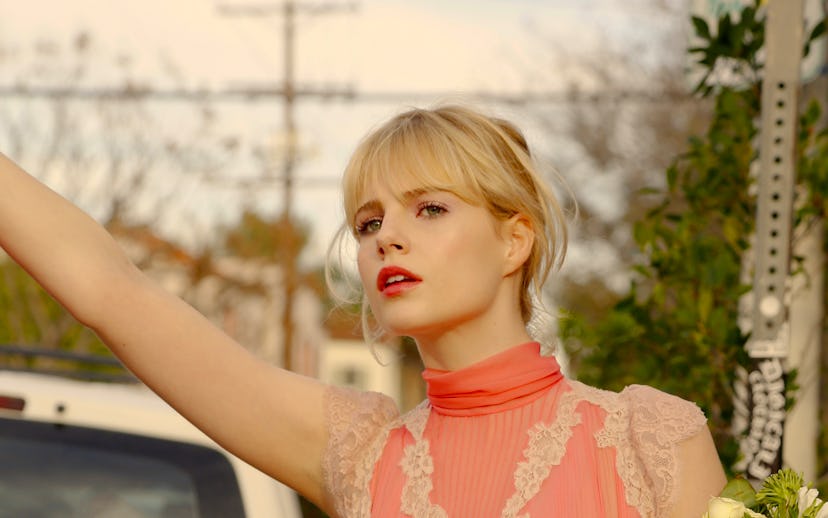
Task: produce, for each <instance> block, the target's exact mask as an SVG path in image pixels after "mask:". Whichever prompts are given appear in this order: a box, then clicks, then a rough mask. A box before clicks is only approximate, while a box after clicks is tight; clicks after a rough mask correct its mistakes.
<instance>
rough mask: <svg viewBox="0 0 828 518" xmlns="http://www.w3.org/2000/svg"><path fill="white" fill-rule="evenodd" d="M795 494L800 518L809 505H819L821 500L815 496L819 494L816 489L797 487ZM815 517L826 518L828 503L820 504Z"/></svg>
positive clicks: (827, 515)
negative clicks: (797, 490)
mask: <svg viewBox="0 0 828 518" xmlns="http://www.w3.org/2000/svg"><path fill="white" fill-rule="evenodd" d="M796 496H797V506H798V507H799V517H800V518H802V516H804V515H805V511H807V510H808V508H809V507H811V506H812V505H819V504H821V503H822V500H820V499H819V498H817V497H818V496H819V491H817V490H816V489H811V488H808V487H801V488H799V492H798V493H797V495H796ZM816 518H828V505H823V506H822V509H820V510H819V513H817V515H816Z"/></svg>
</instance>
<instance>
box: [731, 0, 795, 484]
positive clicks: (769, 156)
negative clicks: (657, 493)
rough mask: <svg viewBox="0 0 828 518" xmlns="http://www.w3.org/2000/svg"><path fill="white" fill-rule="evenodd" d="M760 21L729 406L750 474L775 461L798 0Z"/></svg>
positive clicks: (788, 0) (773, 5)
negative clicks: (753, 156)
mask: <svg viewBox="0 0 828 518" xmlns="http://www.w3.org/2000/svg"><path fill="white" fill-rule="evenodd" d="M765 23H766V25H765V51H766V62H765V70H764V81H763V85H762V127H761V135H760V149H759V177H758V187H759V190H758V199H757V203H758V211H757V221H756V243H755V249H754V254H755V262H754V265H755V271H754V279H753V309H752V329H751V338H750V340H749V342H748V344H747V346H746V347H747V352H748V354H749V356H750V357H751V358H753V363H752V365H751V366H750V369H749V370H748V371H745V372H742V373H741V377H740V380H738V381H737V387H736V393H737V397H738V399H741V400H742V401H737V405H736V406H737V413H738V411H739V410H740V409H742V410H743V411H745V412H747V415H746V416H745V419H744V421H745V422H744V424H745V425H746V430H745V436H744V438H743V439H742V442H741V448H740V449H741V453H742V456H743V459H742V461H741V463H740V466H741V468H742V469H744V471H745V474H746V476H747V477H748V478H749V479H751V480H754V481H760V480H762V479H764V478H766V477H767V476H768V475H770V474H771V473H772V472H774V471H776V470H777V469H779V467H781V461H782V438H783V437H782V436H783V428H784V422H785V369H784V363H783V361H784V359H785V358H786V357H787V355H788V350H789V339H790V320H789V311H788V306H789V300H788V297H789V292H788V287H789V280H788V277H789V271H790V256H791V252H790V249H791V224H792V216H793V197H794V179H795V173H796V162H795V151H796V126H797V113H798V109H797V100H798V93H799V81H800V80H799V77H800V62H801V57H802V46H803V31H804V29H803V0H771V1H770V2H768V4H767V19H766V22H765Z"/></svg>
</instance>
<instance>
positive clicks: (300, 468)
mask: <svg viewBox="0 0 828 518" xmlns="http://www.w3.org/2000/svg"><path fill="white" fill-rule="evenodd" d="M0 247H2V248H3V249H5V250H6V252H8V253H9V255H10V256H11V257H12V258H13V259H14V260H15V261H17V262H18V263H19V264H20V265H21V266H22V267H23V268H25V269H26V270H27V271H28V272H29V274H30V275H31V276H32V277H34V278H35V279H36V280H37V281H38V282H39V283H40V284H41V285H42V286H43V287H44V288H45V289H46V290H47V291H49V292H50V293H51V294H52V295H53V296H54V297H55V298H56V299H57V300H58V301H59V302H60V303H61V304H63V305H64V306H65V307H66V308H67V309H68V310H69V311H70V312H71V313H72V314H73V315H74V316H75V317H76V318H78V320H80V321H81V322H83V323H84V324H85V325H87V326H89V327H90V328H92V329H93V330H94V331H95V332H97V333H98V335H99V336H100V337H101V338H102V339H103V340H104V342H105V343H106V344H107V345H108V346H109V347H110V348H111V349H112V351H113V352H114V353H115V354H116V355H117V356H118V357H119V358H120V359H121V360H122V361H123V362H124V363H125V364H126V366H127V367H129V369H130V370H132V371H133V372H134V373H135V374H136V375H137V376H138V377H139V378H141V379H142V380H143V381H144V382H145V383H146V384H147V385H149V386H150V387H151V388H152V389H153V390H155V391H156V392H157V393H158V394H159V395H161V397H163V398H164V399H165V400H167V401H168V402H169V403H170V404H171V405H172V406H174V407H175V408H176V409H177V410H178V411H179V412H181V413H182V414H183V415H184V416H185V417H187V418H188V419H189V420H190V421H192V422H193V423H194V424H195V425H196V426H198V427H199V428H201V429H202V430H203V431H204V432H205V433H207V434H208V435H210V436H211V437H213V438H214V439H215V440H216V441H217V442H218V443H220V444H222V445H223V446H224V447H226V448H227V449H229V450H230V451H232V452H233V453H235V454H236V455H238V456H239V457H241V458H242V459H245V460H246V461H247V462H249V463H251V464H253V465H254V466H256V467H258V468H259V469H261V470H262V471H264V472H266V473H268V474H270V475H271V476H273V477H275V478H277V479H279V480H281V481H282V482H284V483H286V484H288V485H290V486H292V487H294V488H295V489H297V490H298V491H299V492H301V493H303V494H304V495H305V496H306V497H307V498H308V499H309V500H311V501H313V502H315V503H317V505H323V501H322V500H323V499H322V491H323V490H322V473H321V457H322V453H323V449H324V444H325V441H326V439H327V432H326V430H325V423H324V415H323V410H322V399H323V392H324V386H323V385H322V384H321V383H319V382H318V381H316V380H313V379H310V378H306V377H302V376H299V375H296V374H293V373H291V372H288V371H285V370H282V369H278V368H275V367H273V366H270V365H268V364H266V363H264V362H261V361H259V360H258V359H256V358H255V357H253V356H252V355H251V354H249V353H248V352H247V351H246V350H245V349H244V348H243V347H241V346H239V345H238V344H236V343H235V342H234V341H233V340H232V339H230V338H229V337H228V336H227V335H225V334H224V333H223V332H222V331H221V330H219V329H218V328H216V327H215V326H213V325H212V324H211V323H210V322H209V321H208V320H206V319H205V318H204V317H203V316H202V315H200V314H199V313H198V312H197V311H195V310H194V309H193V308H191V307H190V306H189V305H187V304H186V303H184V302H183V301H181V300H180V299H178V298H177V297H174V296H172V295H170V294H168V293H167V292H165V291H163V290H162V289H161V288H160V287H158V286H157V285H155V284H154V283H152V282H151V281H150V280H149V279H148V278H147V277H146V276H144V275H143V274H142V273H141V272H140V271H138V269H137V268H135V267H134V266H133V265H132V264H131V263H130V262H129V260H128V259H127V258H126V256H125V255H124V253H123V252H122V250H121V248H120V247H119V246H118V244H117V243H116V242H115V241H114V240H113V239H112V238H111V236H110V235H109V234H108V233H107V232H106V231H105V230H104V229H103V228H102V227H101V226H100V225H98V224H97V223H96V222H95V221H94V220H93V219H92V218H90V217H89V216H87V215H86V214H84V213H83V212H82V211H81V210H79V209H78V208H76V207H75V206H74V205H72V204H71V203H69V202H68V201H66V200H65V199H63V198H62V197H60V196H59V195H58V194H56V193H54V192H53V191H51V190H50V189H48V188H47V187H46V186H44V185H42V184H41V183H39V182H38V181H36V180H35V179H34V178H32V177H31V176H29V175H28V174H27V173H25V172H24V171H23V170H21V169H20V168H19V167H17V166H16V165H15V164H13V163H12V162H11V161H10V160H9V159H8V158H6V157H5V156H3V155H2V154H0Z"/></svg>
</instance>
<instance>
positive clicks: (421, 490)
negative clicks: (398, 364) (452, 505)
mask: <svg viewBox="0 0 828 518" xmlns="http://www.w3.org/2000/svg"><path fill="white" fill-rule="evenodd" d="M430 413H431V405H430V404H429V403H428V401H423V402H422V403H420V404H419V405H418V406H417V407H416V408H415V409H413V410H412V411H411V412H409V413H408V414H406V415H405V416H404V417H403V424H405V427H406V428H407V429H408V431H409V432H410V433H411V435H412V436H413V437H414V443H413V444H409V445H408V446H406V447H405V450H404V452H403V458H402V460H401V461H400V467H401V468H402V470H403V473H404V474H405V484H404V485H403V488H402V497H401V503H400V506H401V509H400V510H401V511H402V512H403V513H405V514H407V515H409V516H415V517H417V518H420V517H421V516H422V517H423V518H448V515H447V514H446V511H445V510H444V509H443V508H442V507H440V506H439V505H436V504H432V503H431V501H430V499H429V494H431V490H432V489H433V484H432V482H431V474H432V473H434V460H433V459H432V457H431V452H430V451H429V442H428V439H424V438H423V433H424V432H425V427H426V423H427V422H428V416H429V414H430Z"/></svg>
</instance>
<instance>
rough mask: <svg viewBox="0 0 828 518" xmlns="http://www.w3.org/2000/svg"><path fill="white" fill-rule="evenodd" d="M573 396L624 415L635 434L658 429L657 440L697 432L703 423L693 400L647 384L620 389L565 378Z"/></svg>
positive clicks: (704, 420) (678, 438) (671, 439)
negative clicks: (597, 386)
mask: <svg viewBox="0 0 828 518" xmlns="http://www.w3.org/2000/svg"><path fill="white" fill-rule="evenodd" d="M569 384H570V385H571V387H572V394H573V397H575V398H577V399H583V400H585V401H587V402H588V403H590V404H592V405H594V406H597V407H600V408H602V409H603V410H604V411H606V412H608V413H610V414H613V415H615V416H616V417H620V416H621V415H623V416H626V419H625V420H626V421H628V423H629V426H630V428H631V431H632V432H633V433H634V434H635V435H637V434H640V433H647V432H655V431H657V432H658V435H659V437H660V440H664V441H668V442H673V443H674V442H678V441H681V440H682V439H686V438H688V437H690V436H692V435H694V434H695V433H696V432H698V431H699V430H700V429H701V428H702V427H703V426H704V425H705V423H706V419H705V417H704V414H703V413H702V411H701V409H700V408H699V407H698V406H697V405H696V404H695V403H693V402H691V401H687V400H686V399H682V398H680V397H678V396H675V395H673V394H669V393H667V392H664V391H662V390H659V389H657V388H654V387H651V386H648V385H629V386H627V387H625V388H624V389H623V390H621V391H620V392H614V391H610V390H604V389H599V388H595V387H591V386H589V385H585V384H583V383H580V382H577V381H569Z"/></svg>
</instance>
